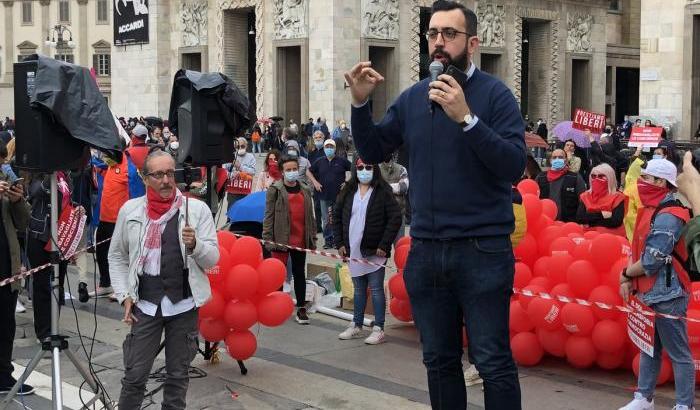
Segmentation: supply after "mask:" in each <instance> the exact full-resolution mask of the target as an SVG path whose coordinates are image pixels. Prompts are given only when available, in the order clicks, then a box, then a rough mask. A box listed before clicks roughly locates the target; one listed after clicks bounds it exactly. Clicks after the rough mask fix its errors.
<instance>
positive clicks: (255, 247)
mask: <svg viewBox="0 0 700 410" xmlns="http://www.w3.org/2000/svg"><path fill="white" fill-rule="evenodd" d="M230 253H231V266H236V265H250V266H252V267H253V269H255V268H257V267H258V265H259V264H260V262H262V260H263V256H262V246H261V245H260V241H258V240H257V239H255V238H253V237H252V236H243V237H241V238H238V240H236V242H235V243H234V244H233V246H232V247H231V252H230Z"/></svg>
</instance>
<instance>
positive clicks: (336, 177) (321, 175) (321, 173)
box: [309, 139, 350, 249]
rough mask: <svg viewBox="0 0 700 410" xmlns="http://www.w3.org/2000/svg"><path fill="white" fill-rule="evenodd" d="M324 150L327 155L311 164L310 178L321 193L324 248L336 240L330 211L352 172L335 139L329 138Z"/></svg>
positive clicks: (328, 247) (329, 246)
mask: <svg viewBox="0 0 700 410" xmlns="http://www.w3.org/2000/svg"><path fill="white" fill-rule="evenodd" d="M323 152H324V154H325V157H324V158H321V159H319V160H317V161H316V162H314V163H313V164H312V165H311V174H310V175H309V180H310V181H311V183H312V184H313V186H314V188H315V189H316V192H318V193H319V197H320V200H321V201H320V202H321V219H322V224H323V238H324V239H325V243H324V244H323V249H331V248H332V247H333V244H334V243H335V242H334V241H333V230H332V229H331V225H330V221H329V217H330V212H331V210H332V209H333V206H334V205H335V199H336V197H337V196H338V192H340V187H341V186H342V185H343V184H344V183H345V181H346V179H347V173H348V172H350V162H349V161H348V160H347V159H345V158H340V157H338V156H336V155H335V141H333V140H332V139H327V140H326V141H325V142H324V143H323Z"/></svg>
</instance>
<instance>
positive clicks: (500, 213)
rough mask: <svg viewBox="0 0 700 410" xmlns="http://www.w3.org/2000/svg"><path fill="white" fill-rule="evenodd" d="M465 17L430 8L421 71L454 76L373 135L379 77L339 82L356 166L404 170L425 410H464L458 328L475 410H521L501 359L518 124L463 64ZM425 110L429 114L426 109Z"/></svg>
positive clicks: (508, 97)
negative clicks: (402, 159) (434, 67)
mask: <svg viewBox="0 0 700 410" xmlns="http://www.w3.org/2000/svg"><path fill="white" fill-rule="evenodd" d="M476 33H477V17H476V14H475V13H474V12H473V11H472V10H470V9H468V8H467V7H465V6H464V5H462V4H461V3H457V2H454V1H436V2H435V3H433V6H432V15H431V17H430V23H429V26H428V30H427V32H426V38H427V40H428V49H429V52H430V57H431V60H433V61H440V62H441V63H442V64H443V66H445V67H449V66H450V65H452V66H454V67H455V68H457V69H459V70H461V71H463V72H465V75H466V77H467V81H466V86H464V87H463V86H460V85H459V83H458V81H456V80H455V79H454V78H453V77H451V76H449V75H445V74H442V75H440V76H439V77H438V78H437V81H431V80H430V79H425V80H422V81H420V82H418V83H417V84H414V85H413V86H411V87H409V88H408V89H406V90H405V91H404V92H403V93H402V94H401V95H400V96H399V97H398V98H397V100H396V101H395V102H394V103H393V104H392V105H391V106H390V107H389V109H388V111H387V113H386V115H385V116H384V118H383V119H382V121H381V122H380V123H378V124H374V123H373V122H372V113H371V109H370V106H369V104H368V98H369V96H370V95H371V93H372V92H373V91H374V89H375V88H376V87H377V85H378V84H380V83H381V82H383V81H384V77H383V76H382V75H381V74H380V73H378V72H377V71H376V70H375V69H373V68H372V63H371V62H361V63H359V64H357V65H355V66H354V67H353V68H352V69H351V70H350V71H348V72H347V73H346V74H345V80H346V82H347V84H348V85H349V87H350V92H351V96H352V112H351V114H352V121H351V124H352V127H353V135H354V137H355V146H356V148H357V150H358V152H359V155H360V156H361V157H362V159H363V160H365V161H366V162H367V163H370V164H378V163H380V162H382V161H383V160H384V159H385V158H387V157H388V156H389V155H390V154H391V153H392V152H393V151H394V150H396V149H397V148H399V147H400V146H401V145H405V146H406V149H407V151H408V155H409V158H410V175H411V189H410V190H409V200H410V203H411V209H412V220H411V237H412V239H413V240H412V243H411V250H410V253H409V256H408V260H407V263H406V268H405V271H404V280H405V282H406V288H407V290H408V295H409V297H410V301H411V306H412V308H413V317H414V319H415V323H416V326H417V328H418V330H419V332H420V336H421V341H422V346H423V361H424V363H425V366H426V368H427V373H428V388H429V392H430V402H431V405H432V406H433V408H434V409H446V408H450V409H465V408H466V406H467V399H466V395H467V394H466V388H465V384H464V374H463V373H462V361H461V356H462V350H461V349H460V346H461V342H460V338H461V335H462V330H461V324H462V322H464V323H465V324H466V328H467V333H468V335H469V346H468V348H469V352H470V356H471V358H472V359H473V361H474V364H475V365H476V368H477V370H478V371H479V374H480V376H481V377H482V378H483V380H484V399H485V406H486V409H509V410H517V409H520V408H521V400H520V385H519V382H518V369H517V367H516V366H515V363H514V361H513V357H512V354H511V351H510V343H509V334H508V316H509V304H510V296H511V294H512V288H513V276H514V265H515V261H514V259H513V250H512V245H511V242H510V237H509V235H510V234H511V232H513V228H514V216H513V205H512V195H511V187H512V185H513V184H514V183H515V182H516V181H518V180H519V179H520V177H521V176H522V175H523V171H524V169H525V164H526V148H525V138H524V134H525V124H524V123H523V119H522V116H521V113H520V108H519V106H518V103H517V102H516V100H515V98H514V96H513V94H512V92H511V91H510V90H509V89H508V87H507V86H506V85H505V84H503V83H502V82H501V81H500V80H498V79H497V78H495V77H493V76H491V75H489V74H487V73H484V72H482V71H480V70H479V69H477V68H476V66H475V65H474V64H473V63H472V61H471V60H472V57H473V56H474V54H475V53H476V52H477V50H478V47H479V38H478V36H477V34H476ZM432 107H434V109H431V108H432ZM456 186H457V187H460V189H455V187H456Z"/></svg>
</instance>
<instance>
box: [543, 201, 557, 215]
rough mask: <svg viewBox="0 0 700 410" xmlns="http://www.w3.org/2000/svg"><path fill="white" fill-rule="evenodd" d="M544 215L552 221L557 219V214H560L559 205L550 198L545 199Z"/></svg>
mask: <svg viewBox="0 0 700 410" xmlns="http://www.w3.org/2000/svg"><path fill="white" fill-rule="evenodd" d="M542 213H543V214H544V215H545V216H547V218H549V219H551V220H552V221H553V220H555V219H557V214H558V213H559V210H558V209H557V203H556V202H554V201H552V200H551V199H549V198H545V199H543V200H542Z"/></svg>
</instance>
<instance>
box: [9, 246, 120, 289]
mask: <svg viewBox="0 0 700 410" xmlns="http://www.w3.org/2000/svg"><path fill="white" fill-rule="evenodd" d="M111 239H112V238H107V239H103V240H101V241H100V242H97V243H96V244H94V245H91V246H87V247H85V248H83V249H79V250H77V251H75V252H74V253H72V254H70V255H69V256H67V257H65V258H63V259H62V260H64V261H67V260H69V259H71V258H72V257H74V256H75V255H78V254H80V253H83V252H87V250H88V249H90V248H94V247H96V246H97V245H102V244H103V243H105V242H109V241H110V240H111ZM50 266H51V264H50V263H45V264H43V265H41V266H37V267H36V268H33V269H30V270H25V271H22V272H20V273H18V274H16V275H13V276H11V277H9V278H7V279H3V280H1V281H0V287H2V286H5V285H9V284H10V283H12V282H16V281H18V280H20V279H24V278H26V277H29V276H31V275H33V274H35V273H37V272H39V271H41V270H44V269H46V268H48V267H50Z"/></svg>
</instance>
